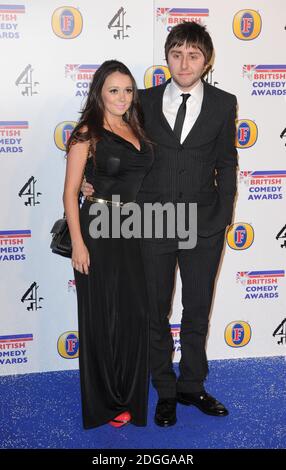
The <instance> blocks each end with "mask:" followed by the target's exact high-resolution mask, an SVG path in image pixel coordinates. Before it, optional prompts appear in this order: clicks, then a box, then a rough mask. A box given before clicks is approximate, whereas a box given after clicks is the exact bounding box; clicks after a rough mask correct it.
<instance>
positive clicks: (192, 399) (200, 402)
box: [177, 392, 228, 416]
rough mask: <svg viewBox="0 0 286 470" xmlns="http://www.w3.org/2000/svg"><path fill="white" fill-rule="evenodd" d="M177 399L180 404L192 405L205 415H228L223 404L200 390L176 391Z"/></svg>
mask: <svg viewBox="0 0 286 470" xmlns="http://www.w3.org/2000/svg"><path fill="white" fill-rule="evenodd" d="M177 400H178V402H179V403H181V404H182V405H187V406H188V405H194V406H196V407H197V408H199V409H200V410H201V411H202V412H203V413H206V414H207V415H212V416H227V415H228V411H227V409H226V408H225V406H224V405H223V404H222V403H220V402H219V401H218V400H216V399H215V398H214V397H212V396H211V395H209V394H208V393H206V392H202V393H201V394H199V393H198V394H193V393H183V392H178V393H177Z"/></svg>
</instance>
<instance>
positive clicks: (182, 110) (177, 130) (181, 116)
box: [174, 93, 191, 141]
mask: <svg viewBox="0 0 286 470" xmlns="http://www.w3.org/2000/svg"><path fill="white" fill-rule="evenodd" d="M181 96H182V97H183V101H182V103H181V104H180V107H179V109H178V112H177V116H176V121H175V126H174V134H175V135H176V136H177V137H178V139H179V141H181V134H182V129H183V125H184V120H185V116H186V110H187V100H188V98H190V96H191V95H190V93H182V94H181Z"/></svg>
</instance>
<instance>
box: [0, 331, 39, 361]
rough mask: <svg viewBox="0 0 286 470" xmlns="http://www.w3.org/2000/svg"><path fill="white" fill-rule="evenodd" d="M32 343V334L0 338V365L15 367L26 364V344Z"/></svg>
mask: <svg viewBox="0 0 286 470" xmlns="http://www.w3.org/2000/svg"><path fill="white" fill-rule="evenodd" d="M30 341H33V335H32V334H30V333H29V334H24V335H19V334H18V335H6V336H0V365H1V366H7V365H12V366H13V365H15V364H23V363H27V362H28V355H27V345H26V343H28V342H30Z"/></svg>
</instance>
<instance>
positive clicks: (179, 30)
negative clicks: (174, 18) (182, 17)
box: [165, 21, 214, 64]
mask: <svg viewBox="0 0 286 470" xmlns="http://www.w3.org/2000/svg"><path fill="white" fill-rule="evenodd" d="M184 43H186V44H187V46H193V47H197V48H198V49H200V51H201V52H202V53H203V55H204V58H205V63H206V64H208V63H209V62H210V60H211V58H212V55H213V49H214V47H213V43H212V39H211V37H210V35H209V33H208V32H207V30H206V27H205V26H202V25H199V24H198V23H195V22H194V21H189V22H186V21H184V22H183V23H180V24H178V25H177V26H174V28H173V29H172V30H171V31H170V33H169V34H168V36H167V39H166V42H165V58H166V61H167V62H168V54H169V51H170V49H172V48H173V47H175V46H178V47H179V46H182V45H183V44H184Z"/></svg>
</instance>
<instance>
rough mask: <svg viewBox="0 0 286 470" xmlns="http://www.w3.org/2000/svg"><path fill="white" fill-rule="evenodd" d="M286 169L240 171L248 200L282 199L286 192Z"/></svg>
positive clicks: (240, 181)
mask: <svg viewBox="0 0 286 470" xmlns="http://www.w3.org/2000/svg"><path fill="white" fill-rule="evenodd" d="M285 182H286V170H265V171H264V170H259V171H240V173H239V183H242V184H243V185H244V188H245V189H246V193H247V200H248V201H265V200H271V201H274V200H280V199H283V198H284V196H285V194H284V192H285Z"/></svg>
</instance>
